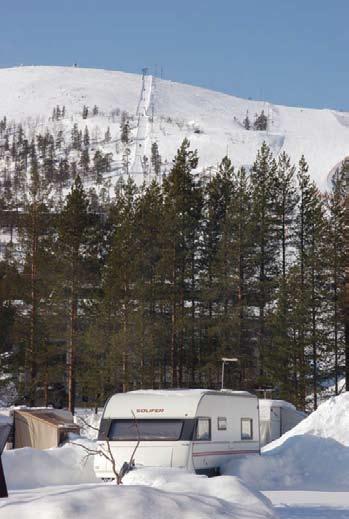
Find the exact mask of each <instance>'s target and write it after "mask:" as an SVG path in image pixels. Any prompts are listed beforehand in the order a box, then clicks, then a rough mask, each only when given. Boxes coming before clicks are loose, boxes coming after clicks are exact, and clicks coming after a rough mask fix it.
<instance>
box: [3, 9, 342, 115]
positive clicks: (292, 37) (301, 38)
mask: <svg viewBox="0 0 349 519" xmlns="http://www.w3.org/2000/svg"><path fill="white" fill-rule="evenodd" d="M0 1H1V6H0V16H1V31H0V67H9V66H13V65H19V64H24V65H72V64H73V63H74V62H77V63H78V65H79V66H82V67H97V68H108V69H114V70H123V71H127V72H139V71H140V70H141V68H142V67H144V66H148V67H149V69H150V71H151V72H154V71H155V68H157V72H158V74H160V70H161V67H162V70H163V76H164V77H165V78H167V79H172V80H175V81H180V82H185V83H191V84H195V85H200V86H204V87H207V88H211V89H215V90H220V91H223V92H226V93H231V94H234V95H238V96H241V97H246V98H247V97H251V98H253V99H265V100H268V101H271V102H275V103H280V104H288V105H302V106H309V107H320V108H322V107H331V108H337V109H344V110H349V88H348V85H349V66H348V57H349V52H348V51H349V30H348V23H349V22H348V20H349V0H326V1H325V0H215V1H214V0H187V1H184V0H162V1H160V0H143V1H141V0H129V1H127V0H124V1H119V0H99V1H97V0H95V1H94V0H57V1H54V0H16V1H13V0H8V1H7V2H6V1H5V0H0Z"/></svg>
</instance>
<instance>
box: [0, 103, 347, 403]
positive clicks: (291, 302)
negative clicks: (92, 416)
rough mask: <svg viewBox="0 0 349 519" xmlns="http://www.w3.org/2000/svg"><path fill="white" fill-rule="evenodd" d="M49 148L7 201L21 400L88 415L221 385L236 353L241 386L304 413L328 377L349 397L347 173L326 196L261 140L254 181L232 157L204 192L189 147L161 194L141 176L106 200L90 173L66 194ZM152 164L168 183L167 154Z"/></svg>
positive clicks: (2, 291)
mask: <svg viewBox="0 0 349 519" xmlns="http://www.w3.org/2000/svg"><path fill="white" fill-rule="evenodd" d="M56 114H57V110H56ZM125 124H126V123H125ZM5 127H6V124H5ZM126 133H127V125H126V126H125V125H124V134H125V135H126ZM75 137H76V135H75ZM17 138H18V137H17ZM77 138H78V137H77ZM43 139H44V140H45V136H44V137H43ZM72 140H73V139H72ZM83 140H84V139H83ZM46 141H47V144H46V145H45V144H44V142H41V141H40V145H39V141H37V144H36V146H32V145H31V144H30V143H28V150H29V151H28V153H27V154H25V166H24V165H23V168H25V171H26V180H25V186H26V187H25V190H24V191H23V196H22V197H21V198H19V197H17V198H16V197H14V196H13V193H12V192H11V190H10V189H6V185H5V184H2V189H1V200H0V209H1V212H0V215H1V227H2V229H3V230H5V231H6V229H8V228H9V227H8V225H9V222H8V218H9V214H11V215H12V214H13V207H16V219H15V222H14V229H15V231H14V236H13V239H12V241H10V243H9V244H8V245H7V246H6V247H5V248H4V249H3V251H2V256H1V261H0V348H1V357H0V359H1V370H2V372H3V374H6V375H7V376H8V379H11V380H12V381H13V382H14V383H15V385H16V388H17V392H18V402H28V403H30V404H48V403H50V402H53V403H55V404H61V405H68V406H69V408H70V409H74V407H75V405H76V402H77V401H79V402H81V401H82V402H89V403H91V404H93V405H97V404H102V403H103V402H104V400H105V398H106V396H107V395H108V394H109V393H110V392H111V391H115V390H129V389H133V388H140V387H153V388H162V387H200V386H205V387H219V384H220V366H221V363H220V359H221V357H222V356H228V357H230V356H234V357H237V358H238V359H239V362H238V364H237V365H236V366H234V367H229V368H228V369H227V379H226V385H227V386H231V387H233V388H235V389H237V388H241V389H252V390H253V389H256V388H258V387H272V388H274V394H275V395H277V396H279V397H280V398H285V399H287V400H289V401H291V402H294V403H295V404H297V405H298V406H300V407H301V408H305V406H306V403H307V400H306V399H307V396H308V395H309V394H312V395H313V399H312V402H313V405H314V406H315V407H316V405H317V394H318V392H319V390H320V388H321V384H322V383H323V382H324V381H328V380H329V379H333V381H334V384H335V389H336V392H338V390H339V380H340V378H341V377H342V376H343V375H344V374H345V372H346V365H347V364H348V358H349V355H348V353H347V349H346V347H345V337H346V335H345V311H344V285H345V265H346V255H345V233H346V232H347V218H348V216H347V214H346V211H345V192H346V191H345V175H346V174H347V173H348V171H349V167H348V164H344V166H343V168H342V170H340V171H338V172H337V174H336V175H335V177H334V179H333V189H332V191H331V192H330V193H329V194H327V195H322V194H320V193H319V191H318V190H317V188H316V186H315V185H314V183H313V182H312V181H311V177H310V175H309V172H308V166H307V164H306V161H305V159H304V158H303V157H302V158H301V160H300V162H299V164H298V165H296V166H295V165H292V164H291V163H290V160H289V158H288V157H287V155H286V154H285V153H283V154H281V156H280V157H279V158H277V159H276V158H275V157H273V156H272V154H271V152H270V150H269V148H268V146H267V145H266V144H263V146H262V147H261V149H260V150H259V152H258V154H257V157H256V160H255V163H254V165H253V167H252V168H251V171H246V170H245V169H244V168H240V169H235V168H234V167H233V164H232V162H231V161H230V159H229V158H228V157H224V158H223V160H222V162H221V164H220V165H219V168H218V171H217V173H216V175H214V176H213V177H212V178H211V179H209V180H205V181H203V180H202V179H201V178H200V176H199V175H197V174H195V171H196V168H197V165H198V160H199V159H198V156H197V153H196V152H195V151H193V150H191V149H190V145H189V142H188V141H187V140H185V141H184V142H183V143H182V145H181V147H180V148H179V150H178V152H177V155H176V157H175V158H174V160H173V163H172V167H171V169H170V171H169V173H168V174H167V175H166V177H165V178H164V180H163V182H162V184H161V185H160V184H159V183H157V182H155V181H154V182H153V183H151V184H150V185H148V186H142V187H137V186H136V185H135V184H134V182H133V181H132V179H131V178H128V179H127V180H126V181H124V182H119V183H117V185H116V188H115V194H114V195H113V196H111V197H107V198H106V197H105V192H104V191H103V179H100V189H99V190H98V191H94V193H93V194H92V193H91V192H90V191H88V192H86V191H85V189H84V186H83V174H81V175H80V174H79V173H81V170H80V172H79V171H76V175H75V180H74V182H73V184H72V185H71V187H70V188H69V190H68V191H67V194H64V192H62V191H61V192H60V196H59V197H57V196H56V194H57V184H56V181H55V180H54V178H55V177H54V176H53V175H52V170H51V166H50V165H48V164H47V163H46V158H47V154H48V152H47V149H52V157H53V160H54V162H55V161H56V157H57V155H56V154H55V151H54V149H57V147H56V144H55V143H52V142H51V141H50V138H49V137H48V136H47V138H46ZM126 145H127V142H126ZM20 146H21V147H20V149H21V150H22V147H23V142H22V144H21V145H20ZM45 146H46V151H44V147H45ZM82 146H83V144H82ZM53 148H54V149H53ZM18 149H19V148H18ZM38 149H39V150H40V151H39V153H38ZM17 153H19V152H17ZM21 153H22V152H21ZM16 156H17V155H16ZM17 160H18V161H19V160H20V156H19V155H18V158H17ZM151 162H154V164H153V166H154V168H156V169H157V172H160V170H161V160H160V155H159V150H158V148H157V146H154V150H153V156H152V159H151ZM67 167H68V168H71V167H72V164H71V163H69V164H68V165H67ZM85 167H86V165H85ZM5 169H6V167H5ZM50 171H51V174H50ZM5 173H6V172H5V171H2V172H1V175H2V178H4V177H5V176H6V175H5ZM58 175H59V174H58ZM8 379H3V380H4V383H7V380H8Z"/></svg>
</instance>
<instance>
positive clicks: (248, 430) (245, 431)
mask: <svg viewBox="0 0 349 519" xmlns="http://www.w3.org/2000/svg"><path fill="white" fill-rule="evenodd" d="M241 439H242V440H252V439H253V420H252V418H241Z"/></svg>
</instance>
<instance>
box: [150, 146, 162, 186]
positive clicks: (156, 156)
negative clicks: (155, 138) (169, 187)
mask: <svg viewBox="0 0 349 519" xmlns="http://www.w3.org/2000/svg"><path fill="white" fill-rule="evenodd" d="M150 162H151V165H152V168H153V171H154V176H155V178H156V179H157V180H158V181H159V180H160V175H161V156H160V153H159V147H158V144H157V142H153V143H152V145H151V159H150Z"/></svg>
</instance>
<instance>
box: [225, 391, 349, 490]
mask: <svg viewBox="0 0 349 519" xmlns="http://www.w3.org/2000/svg"><path fill="white" fill-rule="evenodd" d="M224 473H226V474H234V475H238V476H239V477H241V478H242V479H243V480H244V481H246V483H247V484H250V485H251V486H253V487H255V488H258V489H260V490H277V489H292V490H301V489H303V490H327V491H328V490H349V393H345V394H343V395H340V396H338V397H333V398H331V399H330V400H328V401H327V402H325V403H324V404H322V405H321V406H320V407H319V408H318V409H317V410H316V411H315V412H314V413H312V414H311V415H310V416H309V417H308V418H306V419H305V420H303V421H302V422H300V423H299V424H298V425H297V426H296V427H294V428H293V429H291V430H290V431H288V432H287V433H286V434H284V435H283V436H281V438H279V439H277V440H275V441H274V442H272V443H270V444H269V445H267V446H266V447H264V448H263V450H262V456H253V457H245V458H241V459H240V460H239V461H235V462H230V463H228V464H227V465H226V467H225V469H224Z"/></svg>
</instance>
